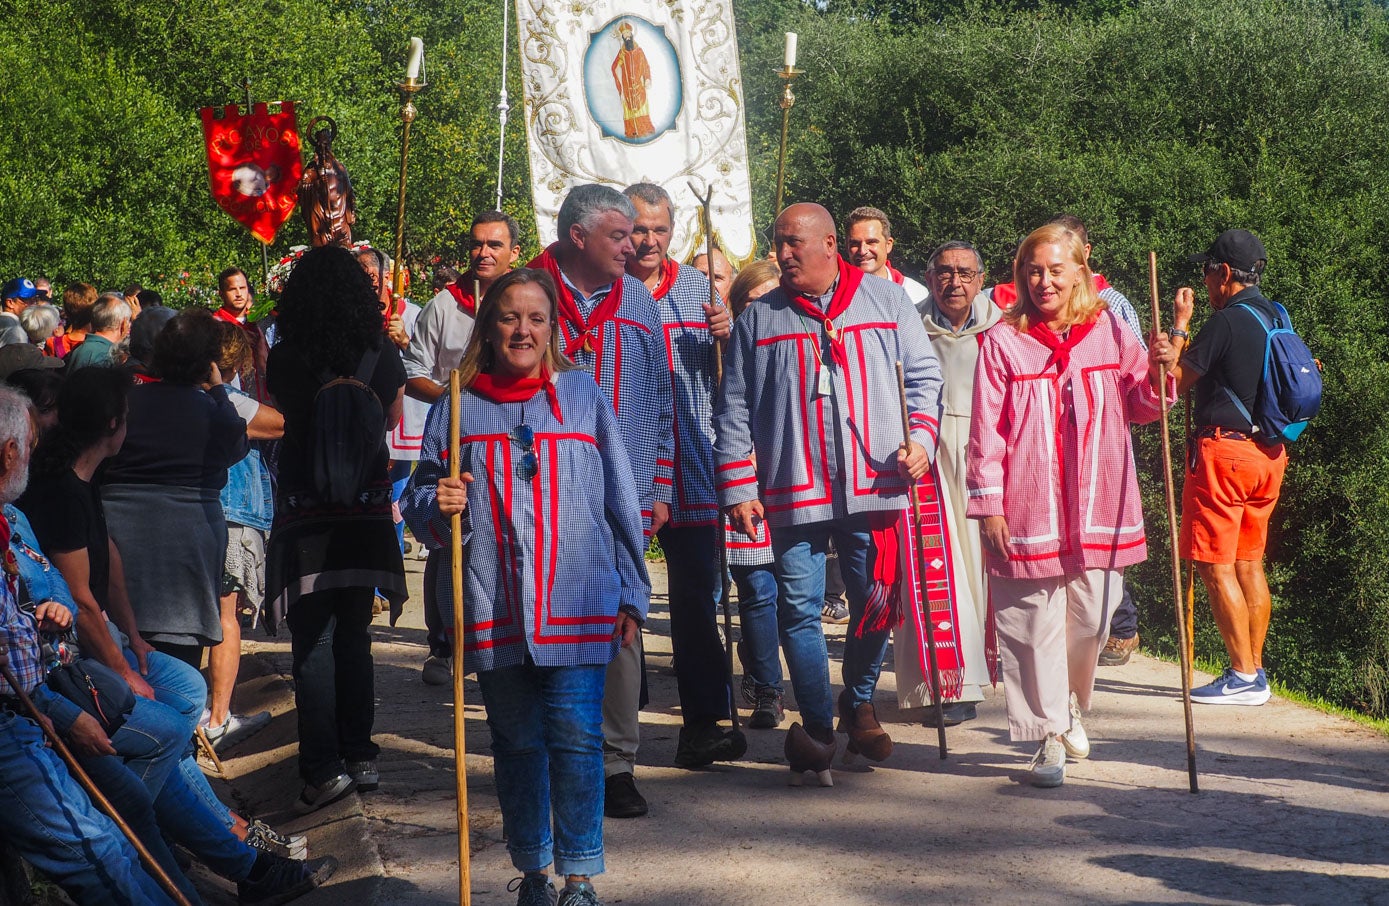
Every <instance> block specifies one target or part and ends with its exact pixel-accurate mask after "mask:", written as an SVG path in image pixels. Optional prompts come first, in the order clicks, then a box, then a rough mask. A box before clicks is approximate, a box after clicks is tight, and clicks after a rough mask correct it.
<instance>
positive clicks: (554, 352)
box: [458, 267, 574, 387]
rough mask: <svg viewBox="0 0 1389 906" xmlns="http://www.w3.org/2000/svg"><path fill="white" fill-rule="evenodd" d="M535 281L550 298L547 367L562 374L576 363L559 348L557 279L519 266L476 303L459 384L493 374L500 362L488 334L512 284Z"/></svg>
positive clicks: (460, 370)
mask: <svg viewBox="0 0 1389 906" xmlns="http://www.w3.org/2000/svg"><path fill="white" fill-rule="evenodd" d="M526 284H535V285H536V286H539V287H540V288H541V289H542V290H544V292H545V297H546V298H547V299H549V300H550V342H549V343H548V344H546V346H545V367H546V368H548V369H549V371H550V373H551V374H559V373H560V372H561V371H568V370H569V369H571V368H573V367H574V363H572V362H570V361H569V360H568V359H567V358H565V357H564V354H563V353H562V352H560V351H559V340H560V331H559V295H558V293H557V292H556V290H555V281H554V278H552V277H551V276H550V275H549V274H548V273H546V272H545V271H542V270H533V269H531V268H526V267H520V268H517V269H516V270H514V271H508V272H507V273H505V274H503V275H502V276H501V277H499V278H498V279H497V282H496V283H493V284H492V286H491V287H490V288H489V289H488V290H487V292H486V293H485V294H484V295H483V297H482V300H481V301H480V302H479V303H478V306H477V318H476V320H475V321H474V322H473V332H472V334H471V335H470V336H469V337H468V345H467V346H466V347H464V349H463V359H462V361H460V362H459V363H458V383H459V384H460V385H461V386H463V387H466V386H468V384H470V383H471V382H472V380H473V378H475V377H477V376H478V375H479V374H484V373H490V372H491V371H492V369H493V368H494V367H495V366H496V364H497V353H496V350H494V349H493V348H492V344H491V343H490V342H488V341H489V340H490V337H489V336H488V334H489V333H490V332H491V331H492V330H493V329H494V328H495V327H496V323H495V322H496V320H497V308H498V307H499V306H500V305H501V301H502V296H503V295H505V294H506V291H507V290H509V289H511V287H513V286H524V285H526Z"/></svg>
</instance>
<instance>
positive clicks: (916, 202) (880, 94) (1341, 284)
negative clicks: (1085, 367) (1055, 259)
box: [742, 0, 1389, 715]
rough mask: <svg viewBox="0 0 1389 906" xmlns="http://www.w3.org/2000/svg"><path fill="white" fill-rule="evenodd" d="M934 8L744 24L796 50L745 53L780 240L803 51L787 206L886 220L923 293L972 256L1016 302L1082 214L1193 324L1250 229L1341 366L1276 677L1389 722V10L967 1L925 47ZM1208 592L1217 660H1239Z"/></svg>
mask: <svg viewBox="0 0 1389 906" xmlns="http://www.w3.org/2000/svg"><path fill="white" fill-rule="evenodd" d="M910 5H911V4H907V3H896V4H887V5H885V6H883V7H882V8H874V7H872V5H871V4H868V3H854V4H831V5H830V6H828V7H825V8H823V9H816V8H813V7H809V6H803V5H800V4H796V3H790V4H787V3H781V2H777V0H762V2H756V3H752V2H749V3H746V4H744V5H743V8H744V9H747V8H752V9H753V11H754V12H753V15H754V16H763V17H767V18H771V17H772V16H777V17H779V18H778V19H777V21H778V22H779V27H777V28H776V29H774V31H775V33H771V32H772V31H773V30H768V31H767V32H763V33H761V34H758V33H749V31H748V30H747V29H744V32H743V34H742V41H743V43H744V55H743V60H744V75H745V78H746V79H747V81H748V97H749V112H748V119H749V130H750V133H751V139H752V141H751V145H752V148H753V153H754V155H755V156H756V159H755V160H754V162H753V172H754V201H755V204H756V206H757V210H758V212H759V214H760V215H761V217H762V219H761V220H760V221H759V222H760V223H763V224H765V223H767V222H768V221H769V220H770V219H771V218H770V215H771V213H772V212H771V210H770V207H771V198H772V194H773V192H774V191H775V189H774V186H773V185H771V184H770V183H771V180H772V179H774V174H775V153H776V147H775V140H776V136H777V135H778V134H779V129H780V114H781V111H780V110H779V109H778V108H777V107H776V106H775V98H776V97H777V93H778V92H779V90H780V81H779V80H778V79H776V78H775V76H774V67H775V65H776V61H777V60H779V55H778V52H777V48H778V47H779V44H780V40H781V36H780V31H781V30H795V31H798V32H799V33H800V48H801V60H802V63H801V65H802V66H803V68H804V69H805V70H806V75H804V76H803V77H801V78H800V79H799V80H798V81H797V82H796V94H797V97H798V101H797V104H796V106H795V107H794V108H793V110H792V135H793V136H794V138H793V141H792V145H791V154H790V161H789V163H788V168H787V169H788V175H787V200H788V201H796V200H816V201H821V202H823V203H824V204H826V205H827V206H828V207H829V208H830V210H831V211H833V212H835V213H836V214H838V215H841V216H842V215H843V214H845V213H847V212H848V211H849V210H850V209H852V208H853V207H855V206H857V205H860V204H868V203H872V204H876V205H878V206H879V207H882V208H884V209H885V210H887V211H888V213H889V214H891V215H892V217H893V227H894V233H895V235H896V237H897V243H898V251H897V252H896V253H895V254H894V257H895V258H897V259H898V266H899V267H901V266H903V265H904V264H908V263H911V264H916V265H918V266H919V264H920V263H921V262H922V260H923V259H924V258H925V256H926V255H927V254H928V253H929V250H930V249H931V248H932V247H933V246H935V245H937V244H938V243H940V242H942V241H944V240H946V239H952V238H967V239H970V240H972V241H974V242H975V243H976V244H978V245H979V246H980V248H981V249H982V250H983V252H984V255H985V258H986V260H987V262H988V263H989V265H990V268H991V270H992V272H993V275H994V277H995V278H996V279H1005V280H1006V279H1009V277H1010V274H1009V270H1010V267H1011V254H1012V250H1013V248H1014V246H1015V245H1016V243H1017V241H1018V240H1019V239H1020V238H1021V237H1022V236H1024V235H1025V234H1026V233H1027V232H1028V231H1029V230H1030V229H1032V228H1033V227H1035V226H1037V225H1038V224H1040V223H1041V222H1043V221H1044V220H1046V219H1047V218H1048V217H1050V216H1051V215H1052V214H1055V213H1057V212H1059V211H1069V212H1072V213H1075V214H1077V215H1079V216H1080V217H1082V218H1083V219H1084V220H1085V221H1086V222H1087V224H1088V225H1089V226H1090V228H1091V235H1092V238H1093V239H1094V241H1095V252H1094V263H1095V265H1096V269H1097V270H1100V271H1102V272H1104V273H1105V274H1106V275H1107V276H1108V277H1109V278H1110V280H1111V282H1112V283H1114V284H1115V285H1116V286H1118V287H1119V288H1120V289H1121V290H1123V291H1125V292H1127V293H1128V294H1129V295H1130V297H1131V298H1133V299H1134V300H1135V301H1136V302H1137V303H1138V304H1139V307H1140V310H1143V311H1146V309H1147V306H1146V304H1144V303H1145V301H1146V297H1147V293H1146V291H1145V290H1146V285H1147V257H1148V256H1147V253H1148V250H1149V249H1153V250H1156V251H1157V253H1158V258H1159V262H1160V263H1161V269H1160V270H1161V283H1162V285H1163V286H1164V287H1166V289H1165V291H1164V309H1165V310H1166V311H1167V312H1168V314H1167V315H1166V316H1165V317H1166V318H1170V311H1171V308H1170V298H1171V292H1172V290H1173V289H1174V288H1175V287H1176V286H1178V285H1181V284H1183V283H1185V284H1188V285H1192V284H1196V282H1197V281H1196V277H1197V275H1196V274H1195V273H1194V271H1193V270H1192V269H1191V268H1190V267H1189V266H1187V265H1185V264H1183V263H1182V262H1183V260H1184V258H1185V256H1186V255H1188V254H1190V253H1192V252H1194V251H1199V250H1201V249H1203V248H1205V246H1206V245H1207V244H1209V242H1210V240H1211V239H1212V238H1213V237H1214V236H1215V235H1216V234H1217V233H1218V232H1219V231H1220V230H1223V229H1226V228H1228V227H1232V226H1243V227H1247V228H1249V229H1252V230H1254V231H1255V232H1257V233H1258V234H1259V235H1260V236H1261V237H1262V238H1263V239H1264V241H1265V243H1266V245H1267V246H1268V249H1269V254H1270V265H1269V270H1268V273H1267V275H1266V286H1265V288H1266V291H1267V292H1268V293H1269V294H1270V295H1271V296H1272V297H1273V298H1276V299H1278V300H1280V301H1282V302H1283V303H1284V304H1285V305H1286V306H1287V307H1288V308H1289V310H1290V311H1291V313H1292V315H1293V318H1294V321H1295V323H1296V324H1297V326H1298V327H1299V329H1301V330H1302V331H1303V333H1304V335H1305V336H1306V338H1307V340H1308V342H1309V344H1310V345H1311V346H1312V348H1313V350H1315V352H1316V354H1317V355H1318V356H1319V357H1320V358H1321V359H1322V360H1323V362H1324V363H1325V366H1326V371H1325V379H1326V400H1325V403H1324V407H1323V410H1322V413H1321V415H1320V416H1319V417H1318V419H1317V421H1316V422H1315V423H1314V425H1313V427H1312V429H1311V430H1310V431H1309V432H1308V433H1307V435H1306V438H1305V439H1304V440H1303V441H1302V442H1300V443H1298V444H1297V445H1295V446H1294V447H1293V448H1292V449H1291V454H1290V455H1291V465H1290V467H1289V471H1288V475H1287V479H1286V482H1285V485H1284V491H1283V499H1282V502H1281V504H1280V506H1279V509H1278V511H1277V514H1276V517H1275V525H1274V532H1273V537H1272V539H1271V542H1270V547H1269V551H1268V562H1269V564H1270V581H1271V585H1272V587H1273V588H1274V596H1275V600H1274V608H1275V611H1274V619H1273V627H1272V632H1271V635H1270V637H1269V641H1268V647H1267V664H1268V666H1269V669H1270V671H1271V672H1272V673H1274V674H1275V675H1276V676H1278V677H1280V678H1281V679H1282V680H1283V681H1284V682H1285V683H1287V684H1289V685H1291V686H1293V687H1295V688H1299V689H1302V690H1304V691H1306V692H1308V693H1311V694H1314V695H1319V696H1322V697H1325V698H1327V699H1329V700H1331V701H1333V702H1337V703H1339V704H1342V705H1348V706H1351V707H1355V708H1358V709H1362V710H1364V711H1367V712H1370V713H1374V714H1379V715H1383V714H1385V713H1389V673H1386V664H1387V663H1389V657H1386V655H1389V493H1386V490H1385V487H1384V481H1383V476H1384V475H1385V474H1386V467H1387V466H1389V435H1386V433H1385V432H1384V431H1383V430H1382V428H1381V425H1382V423H1383V421H1384V413H1385V412H1386V411H1389V364H1386V363H1389V355H1387V353H1389V343H1387V342H1386V337H1389V333H1386V326H1387V325H1386V322H1387V321H1389V294H1387V293H1386V290H1385V287H1386V285H1389V281H1387V280H1386V278H1389V273H1386V270H1389V259H1386V255H1385V240H1384V237H1385V235H1386V227H1389V223H1386V219H1389V215H1386V212H1389V181H1386V180H1385V179H1384V176H1383V160H1384V157H1383V148H1384V147H1385V146H1386V144H1387V143H1389V122H1386V121H1385V119H1384V117H1383V116H1382V115H1381V114H1382V111H1383V110H1385V109H1389V43H1386V34H1389V27H1387V26H1386V17H1385V15H1384V11H1383V9H1382V8H1381V7H1380V6H1378V5H1376V4H1373V3H1362V2H1358V0H1349V2H1344V3H1335V2H1302V0H1215V2H1213V3H1211V2H1197V0H1139V2H1134V3H1125V4H1115V5H1114V6H1113V7H1112V8H1106V7H1103V6H1099V5H1086V4H1080V5H1068V6H1059V5H1058V6H1051V5H1036V4H1017V5H1011V6H1009V7H1008V8H1006V9H1005V8H1003V7H1000V6H998V5H994V4H984V3H982V2H977V0H967V2H965V3H962V4H960V6H959V9H958V11H957V12H952V11H951V10H950V9H948V8H947V7H944V6H940V5H937V6H936V7H935V8H934V9H933V12H932V13H931V14H930V15H929V16H926V17H923V18H921V19H919V20H917V21H916V22H915V23H913V25H914V27H904V25H903V23H902V21H900V16H899V13H900V12H901V10H903V9H904V8H906V7H908V6H910ZM887 6H890V7H891V9H890V10H888V12H887V13H883V12H882V9H883V8H886V7H887ZM753 60H761V61H769V62H770V65H757V64H755V63H753V62H752V61H753ZM768 173H771V174H773V176H771V177H770V178H769V177H768V175H767V174H768ZM1198 298H1201V299H1204V293H1199V294H1198ZM1199 318H1200V315H1199V313H1198V324H1199ZM1174 421H1175V420H1174ZM1180 433H1181V432H1180V428H1179V427H1178V430H1176V431H1174V436H1175V437H1177V441H1176V446H1177V449H1176V450H1175V451H1174V453H1175V458H1176V460H1177V469H1178V475H1179V478H1178V480H1179V481H1180V470H1181V460H1182V450H1181V440H1180ZM1136 435H1137V437H1138V459H1139V469H1140V472H1141V474H1142V475H1143V476H1144V486H1145V508H1146V511H1147V513H1148V514H1149V520H1148V521H1149V527H1150V534H1149V541H1150V559H1149V560H1148V562H1147V563H1145V564H1143V565H1142V566H1141V567H1138V568H1135V569H1133V570H1131V571H1130V579H1131V582H1132V585H1133V587H1134V591H1135V596H1136V597H1137V599H1138V600H1139V601H1140V606H1141V611H1142V621H1143V627H1142V631H1143V635H1144V638H1145V640H1146V641H1147V642H1148V643H1151V644H1155V645H1157V646H1158V647H1159V648H1161V649H1164V650H1168V651H1174V650H1175V645H1174V638H1173V637H1174V634H1175V630H1174V629H1173V624H1174V608H1173V604H1172V603H1171V602H1172V580H1171V572H1170V569H1171V565H1170V564H1171V560H1170V559H1169V558H1170V553H1169V550H1170V545H1169V543H1168V541H1167V529H1168V523H1167V519H1166V517H1165V515H1163V514H1164V512H1165V509H1166V506H1165V501H1164V494H1163V489H1162V479H1161V475H1162V457H1161V452H1160V450H1161V447H1160V443H1159V441H1158V431H1157V428H1156V426H1154V427H1149V428H1142V429H1138V430H1137V431H1136ZM1197 585H1198V593H1197V596H1198V602H1199V603H1198V610H1199V611H1200V613H1201V619H1200V620H1198V626H1199V627H1200V629H1199V631H1198V638H1197V649H1198V653H1199V654H1200V655H1202V656H1203V657H1208V658H1212V659H1217V660H1223V658H1224V650H1223V646H1222V645H1221V642H1220V638H1219V635H1218V633H1216V631H1215V629H1214V627H1213V626H1212V624H1211V621H1210V617H1209V611H1208V609H1207V608H1206V607H1205V606H1204V592H1203V591H1202V590H1199V586H1200V583H1199V582H1198V583H1197Z"/></svg>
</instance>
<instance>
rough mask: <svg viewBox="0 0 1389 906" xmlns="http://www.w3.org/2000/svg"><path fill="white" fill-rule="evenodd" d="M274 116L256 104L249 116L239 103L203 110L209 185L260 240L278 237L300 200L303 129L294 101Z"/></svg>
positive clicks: (284, 104)
mask: <svg viewBox="0 0 1389 906" xmlns="http://www.w3.org/2000/svg"><path fill="white" fill-rule="evenodd" d="M279 108H280V110H279V112H278V113H271V112H270V110H269V106H268V105H266V104H256V105H254V106H253V107H252V108H251V111H250V112H249V113H243V112H242V108H241V107H238V106H237V105H235V104H229V105H227V106H226V107H204V108H202V109H201V110H199V111H198V113H199V115H200V116H201V117H202V121H203V141H204V144H205V145H206V147H207V175H208V184H209V186H210V187H211V189H212V198H213V200H214V201H216V202H217V206H218V207H219V208H221V209H222V210H224V211H226V212H227V213H228V214H230V215H231V216H232V217H233V218H235V219H236V221H237V222H238V223H240V224H241V225H242V226H244V227H246V229H248V230H250V231H251V235H253V236H255V237H256V238H257V239H259V240H260V241H261V242H265V243H270V242H273V241H274V239H275V233H276V232H278V231H279V229H280V227H281V226H283V225H284V222H285V221H286V220H288V219H289V216H290V214H292V213H293V212H294V206H295V205H296V204H297V203H298V201H299V196H298V189H299V177H300V175H301V174H302V173H303V169H304V164H303V161H302V160H301V159H300V156H299V127H298V124H297V123H296V122H295V119H294V102H293V101H282V102H280V103H279Z"/></svg>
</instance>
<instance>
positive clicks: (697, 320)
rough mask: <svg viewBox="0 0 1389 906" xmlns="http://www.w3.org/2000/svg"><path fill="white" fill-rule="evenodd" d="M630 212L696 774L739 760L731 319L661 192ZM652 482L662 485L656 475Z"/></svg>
mask: <svg viewBox="0 0 1389 906" xmlns="http://www.w3.org/2000/svg"><path fill="white" fill-rule="evenodd" d="M622 194H624V195H626V196H627V197H628V198H629V199H631V202H632V205H633V207H635V208H636V212H637V216H636V219H635V227H634V229H633V232H632V244H633V246H634V247H635V254H634V255H632V257H630V258H628V259H627V273H628V274H629V275H631V276H633V277H636V278H637V279H638V280H640V281H642V283H643V284H644V285H645V286H646V288H647V289H649V290H651V296H652V298H653V299H655V300H656V307H657V309H658V310H659V311H660V315H661V346H662V349H663V350H664V352H665V361H666V367H667V373H668V376H669V380H670V385H671V392H672V395H673V398H674V402H675V462H674V464H673V465H674V469H673V474H672V477H671V479H670V481H671V486H670V487H671V495H670V496H671V504H670V521H669V522H667V523H666V524H665V526H664V527H663V528H662V529H661V531H660V541H661V550H662V552H663V553H665V555H666V570H667V581H668V584H669V592H670V639H671V647H672V648H673V650H674V655H675V678H676V684H677V687H678V689H679V693H680V716H681V718H682V720H683V722H684V723H683V725H682V726H681V728H680V743H679V746H678V748H677V749H676V752H675V764H676V766H678V767H682V768H699V767H704V766H706V765H709V764H712V763H714V762H715V761H731V760H734V759H736V758H740V757H742V755H743V753H744V752H745V751H746V750H747V743H746V741H745V740H744V739H743V737H742V736H741V734H733V733H730V732H728V731H726V730H724V729H723V728H722V727H720V726H719V721H722V720H727V719H728V718H729V711H728V709H729V706H730V701H731V699H730V696H729V687H728V674H727V667H726V666H725V664H724V654H723V644H722V643H721V642H720V641H719V631H718V626H717V624H716V622H715V613H714V611H715V601H716V600H717V598H718V595H719V590H720V588H721V587H722V583H721V581H720V576H719V570H718V562H719V561H718V545H719V544H721V543H722V541H723V536H722V532H721V531H720V530H719V529H720V527H719V521H720V520H719V502H718V497H717V495H716V494H715V493H714V446H713V444H714V427H713V414H714V413H713V393H714V381H715V376H714V343H715V342H716V341H717V340H726V339H727V338H728V334H729V328H730V326H731V325H732V318H731V317H730V315H729V313H728V310H727V309H726V308H724V306H723V304H722V302H719V303H717V304H715V305H710V304H709V278H708V277H706V276H705V275H704V274H701V273H700V272H699V271H697V270H695V269H694V268H692V267H689V266H686V265H681V264H679V263H678V262H675V261H672V260H671V259H670V256H669V254H668V253H667V252H668V249H669V248H670V238H671V233H672V231H673V230H674V225H675V207H674V205H673V204H672V202H671V200H670V195H669V194H667V192H666V190H665V189H662V188H661V187H660V186H656V185H652V184H651V183H637V184H636V185H634V186H628V187H627V189H626V190H624V191H623V193H622ZM656 480H657V482H664V481H666V479H665V478H664V476H658V477H657V479H656Z"/></svg>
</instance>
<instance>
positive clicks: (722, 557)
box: [690, 184, 743, 736]
mask: <svg viewBox="0 0 1389 906" xmlns="http://www.w3.org/2000/svg"><path fill="white" fill-rule="evenodd" d="M690 191H691V192H694V196H695V198H697V199H699V206H700V208H701V209H702V212H703V213H702V214H701V216H702V217H703V221H704V254H705V260H706V261H707V262H708V267H709V307H710V308H713V307H714V306H715V305H717V304H718V299H719V297H718V294H717V292H716V291H715V289H714V212H713V210H712V209H711V208H710V207H709V202H710V200H711V199H712V198H713V197H714V187H713V186H712V185H710V186H708V187H707V188H705V190H704V194H703V195H700V194H699V193H698V192H695V187H694V185H693V184H691V185H690ZM722 384H723V341H722V340H716V341H714V390H715V392H717V391H718V388H719V386H720V385H722ZM714 547H715V549H716V556H717V560H718V564H719V609H721V610H722V611H723V640H724V646H723V648H724V661H725V666H726V669H727V671H728V713H729V715H730V717H731V718H732V722H733V731H732V732H733V733H736V734H738V735H739V736H741V735H742V734H743V728H742V721H741V720H740V718H739V717H738V694H737V692H735V691H734V689H735V686H736V684H735V683H734V676H733V613H732V609H733V607H732V601H733V577H732V575H730V574H729V572H728V544H727V539H725V538H724V534H723V516H722V515H720V516H719V520H718V524H717V526H716V528H715V529H714Z"/></svg>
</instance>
